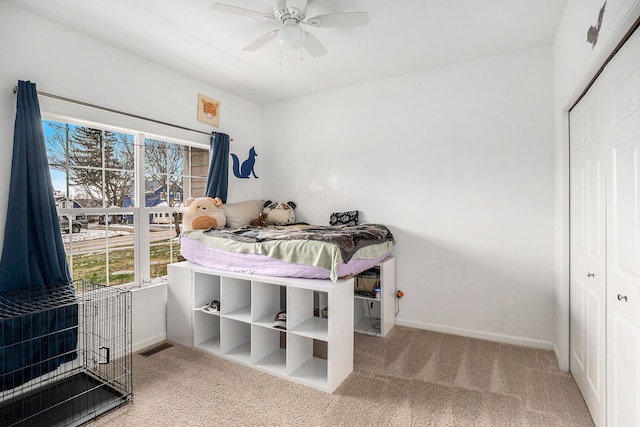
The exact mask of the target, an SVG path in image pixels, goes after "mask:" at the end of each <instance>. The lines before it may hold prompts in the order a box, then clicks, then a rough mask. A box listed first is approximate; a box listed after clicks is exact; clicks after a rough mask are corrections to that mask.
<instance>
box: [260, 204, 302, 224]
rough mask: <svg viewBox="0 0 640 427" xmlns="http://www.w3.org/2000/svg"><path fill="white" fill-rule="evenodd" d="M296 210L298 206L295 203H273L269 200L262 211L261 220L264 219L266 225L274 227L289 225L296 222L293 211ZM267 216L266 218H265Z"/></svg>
mask: <svg viewBox="0 0 640 427" xmlns="http://www.w3.org/2000/svg"><path fill="white" fill-rule="evenodd" d="M295 208H296V204H295V203H293V202H287V203H285V202H272V201H271V200H267V201H266V202H265V204H264V209H262V215H261V216H260V218H259V219H262V222H263V223H264V224H272V225H287V224H293V223H295V222H296V214H295V213H294V212H293V210H294V209H295ZM264 215H266V217H265V216H264Z"/></svg>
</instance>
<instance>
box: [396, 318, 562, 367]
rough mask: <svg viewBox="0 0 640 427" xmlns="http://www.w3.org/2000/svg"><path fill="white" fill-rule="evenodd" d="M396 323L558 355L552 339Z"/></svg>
mask: <svg viewBox="0 0 640 427" xmlns="http://www.w3.org/2000/svg"><path fill="white" fill-rule="evenodd" d="M396 325H399V326H408V327H410V328H416V329H425V330H427V331H435V332H442V333H445V334H452V335H460V336H463V337H469V338H478V339H481V340H487V341H495V342H501V343H505V344H515V345H521V346H524V347H532V348H539V349H543V350H553V351H554V352H555V353H556V358H557V357H558V352H557V349H556V347H555V345H554V343H552V342H550V341H542V340H534V339H531V338H523V337H515V336H511V335H503V334H496V333H492V332H482V331H474V330H472V329H462V328H454V327H451V326H443V325H435V324H433V323H423V322H414V321H411V320H402V319H396Z"/></svg>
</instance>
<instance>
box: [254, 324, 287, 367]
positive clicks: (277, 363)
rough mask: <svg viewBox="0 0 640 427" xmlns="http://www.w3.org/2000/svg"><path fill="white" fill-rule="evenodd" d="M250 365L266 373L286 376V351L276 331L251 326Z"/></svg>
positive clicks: (278, 332) (278, 331)
mask: <svg viewBox="0 0 640 427" xmlns="http://www.w3.org/2000/svg"><path fill="white" fill-rule="evenodd" d="M252 328H253V329H252V332H251V333H252V336H251V344H252V345H251V349H252V351H251V363H252V364H253V365H255V366H257V367H259V368H261V369H263V370H265V371H267V372H270V373H274V374H277V375H280V376H285V375H286V365H287V349H286V348H285V347H283V346H282V340H281V338H280V335H281V333H283V332H281V331H280V330H278V329H272V328H264V327H262V326H259V325H255V324H254V325H253V327H252Z"/></svg>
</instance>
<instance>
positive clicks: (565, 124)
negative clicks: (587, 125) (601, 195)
mask: <svg viewBox="0 0 640 427" xmlns="http://www.w3.org/2000/svg"><path fill="white" fill-rule="evenodd" d="M602 3H604V1H603V0H569V2H568V3H567V6H566V8H565V12H564V15H563V17H562V21H561V22H560V26H559V28H558V32H557V34H556V38H555V40H554V45H553V62H554V109H553V110H554V138H555V151H556V165H555V169H556V185H555V188H556V244H555V246H556V251H555V252H556V279H555V281H556V285H555V319H556V320H555V331H556V337H555V338H554V343H555V346H556V347H555V351H556V354H557V356H558V361H559V364H560V368H561V369H564V370H568V369H569V113H568V112H569V110H570V109H571V107H572V106H573V104H575V103H576V102H577V100H578V98H579V97H580V95H581V94H582V92H584V90H585V89H586V88H587V86H588V84H589V82H590V81H591V80H592V79H593V78H594V76H595V75H596V73H597V72H598V70H599V69H600V68H601V67H602V66H603V64H604V63H605V61H606V60H607V58H608V57H609V56H610V55H611V53H612V52H613V51H614V49H615V48H616V46H617V45H618V44H619V43H620V41H621V40H622V39H623V37H624V36H625V34H626V33H627V32H628V31H629V29H630V28H631V27H632V25H633V23H634V22H635V21H636V20H637V19H638V17H640V1H638V0H607V5H606V8H605V13H604V17H603V21H602V27H601V29H600V34H599V37H598V42H597V43H596V45H595V47H592V46H591V44H590V43H587V42H586V38H587V29H588V28H589V27H590V26H592V25H595V23H596V21H597V18H598V14H599V12H600V8H601V7H602Z"/></svg>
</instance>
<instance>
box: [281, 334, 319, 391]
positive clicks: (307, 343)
mask: <svg viewBox="0 0 640 427" xmlns="http://www.w3.org/2000/svg"><path fill="white" fill-rule="evenodd" d="M287 346H288V348H289V349H290V351H289V353H288V354H289V355H290V357H287V374H288V375H289V376H290V377H291V378H293V379H294V380H295V381H297V382H300V383H302V384H307V385H310V386H312V387H316V388H326V387H327V383H328V376H327V372H328V371H327V369H328V362H327V360H326V359H321V358H318V357H314V356H313V339H312V338H309V337H304V336H300V335H295V334H292V333H289V334H288V335H287Z"/></svg>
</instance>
